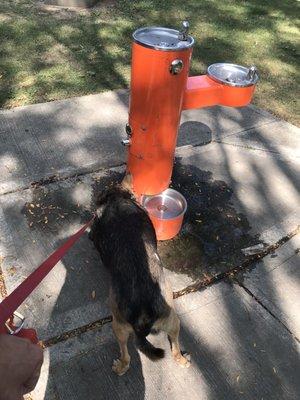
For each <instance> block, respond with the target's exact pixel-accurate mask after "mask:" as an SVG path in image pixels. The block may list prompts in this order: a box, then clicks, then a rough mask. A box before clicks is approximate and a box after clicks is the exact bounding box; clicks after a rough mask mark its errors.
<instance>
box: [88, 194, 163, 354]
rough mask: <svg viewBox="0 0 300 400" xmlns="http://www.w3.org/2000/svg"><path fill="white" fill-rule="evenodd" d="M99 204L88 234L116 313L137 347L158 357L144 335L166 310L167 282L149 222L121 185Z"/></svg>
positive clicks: (158, 350)
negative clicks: (129, 329)
mask: <svg viewBox="0 0 300 400" xmlns="http://www.w3.org/2000/svg"><path fill="white" fill-rule="evenodd" d="M97 207H98V208H97V213H98V218H97V219H96V221H95V223H94V224H93V226H92V229H91V234H90V235H91V238H92V240H93V241H94V244H95V246H96V248H97V249H98V250H99V252H100V255H101V258H102V261H103V263H104V265H105V266H106V267H107V268H108V270H109V271H110V274H111V285H112V290H113V294H114V298H115V301H116V304H117V306H118V310H119V313H120V315H121V317H122V318H123V319H124V320H125V321H126V322H128V323H129V324H130V325H131V326H132V328H133V330H134V332H135V334H136V336H137V342H138V345H139V347H140V349H141V350H142V351H144V352H145V353H146V354H147V355H148V356H149V357H150V358H152V359H155V358H160V357H162V356H163V350H161V349H155V348H154V347H153V346H152V345H151V344H150V343H149V342H148V341H147V340H146V336H147V335H148V334H149V333H150V331H151V328H152V326H153V324H154V323H155V321H157V320H158V319H161V318H165V317H166V316H167V315H168V313H169V310H170V308H169V306H168V305H167V304H166V301H165V299H164V297H163V295H162V291H164V285H165V281H164V275H163V270H162V266H161V262H160V259H159V256H158V255H157V241H156V236H155V231H154V228H153V225H152V223H151V220H150V219H149V217H148V215H147V213H146V212H145V211H144V210H143V209H142V208H141V207H140V206H139V205H138V204H137V203H136V202H135V201H134V200H133V199H132V197H131V194H130V193H129V192H128V191H125V190H123V189H122V188H120V187H114V188H111V189H109V190H108V191H107V192H106V193H104V194H103V195H102V196H101V197H100V198H99V199H98V201H97Z"/></svg>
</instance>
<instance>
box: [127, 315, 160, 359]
mask: <svg viewBox="0 0 300 400" xmlns="http://www.w3.org/2000/svg"><path fill="white" fill-rule="evenodd" d="M153 322H154V321H153V320H152V318H150V317H149V315H147V313H145V314H144V313H142V314H141V315H140V316H139V318H138V319H137V321H135V322H134V323H133V324H132V327H133V330H134V333H135V336H136V345H137V348H138V349H139V350H140V351H141V352H142V353H144V354H145V356H147V357H148V358H150V360H152V361H155V360H159V359H160V358H163V357H164V355H165V352H164V350H163V349H160V348H157V347H154V346H153V344H151V343H150V342H149V341H148V340H147V339H146V336H148V335H149V333H150V332H151V330H152V329H153Z"/></svg>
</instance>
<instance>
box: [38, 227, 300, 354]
mask: <svg viewBox="0 0 300 400" xmlns="http://www.w3.org/2000/svg"><path fill="white" fill-rule="evenodd" d="M299 232H300V226H298V227H297V228H296V229H295V230H293V231H292V232H290V233H289V234H288V235H286V236H284V237H283V238H281V239H280V240H278V241H277V242H276V243H274V244H272V245H270V246H268V247H267V248H266V249H264V250H263V251H262V252H260V253H258V254H255V255H253V256H250V257H249V258H248V259H247V260H246V261H244V262H243V263H242V264H241V265H239V266H237V267H234V268H232V269H230V270H229V271H227V272H223V273H220V274H218V275H215V276H214V277H212V278H209V279H205V280H200V279H199V280H197V281H195V282H194V283H193V284H191V285H188V286H187V287H185V288H184V289H182V290H179V291H177V292H173V298H174V299H177V298H178V297H182V296H185V295H187V294H189V293H192V292H196V291H198V290H200V289H203V288H206V287H208V286H211V285H213V284H215V283H217V282H220V281H223V280H225V279H228V278H229V279H231V280H234V281H235V282H236V278H235V277H236V275H237V273H239V272H241V271H244V270H246V269H247V268H249V267H250V266H251V265H252V264H253V263H255V262H257V261H260V260H262V259H263V258H264V257H266V256H267V255H269V254H270V253H272V252H274V251H275V250H276V249H278V248H279V247H281V246H282V245H284V244H285V243H286V242H288V241H289V240H290V239H292V238H293V237H294V236H295V235H297V234H298V233H299ZM238 283H239V282H238ZM240 286H241V287H243V288H244V289H245V290H246V291H247V293H249V294H250V295H251V296H252V297H253V298H254V299H255V300H256V301H257V302H258V303H259V304H260V305H261V306H262V307H263V308H264V309H265V310H266V311H267V312H268V313H269V314H270V315H272V316H273V317H274V318H275V319H276V320H277V321H278V322H280V323H281V324H282V325H283V326H284V327H285V329H287V331H288V332H289V333H290V334H291V335H292V336H293V337H294V338H295V339H296V340H297V341H299V339H298V338H297V337H296V336H295V335H293V333H292V332H291V331H290V330H289V329H288V328H287V327H286V326H285V325H284V324H283V323H282V322H281V321H280V320H279V319H278V318H277V317H276V316H275V315H274V314H273V313H272V312H271V311H270V310H268V309H267V308H266V307H265V306H264V305H263V304H262V303H261V302H260V301H259V300H258V299H257V298H256V297H255V296H254V295H253V294H252V293H251V292H250V291H249V290H248V289H247V288H245V287H244V286H243V285H242V284H240ZM111 321H112V316H111V315H109V316H107V317H105V318H102V319H99V320H97V321H94V322H92V323H90V324H87V325H83V326H81V327H78V328H76V329H73V330H70V331H68V332H65V333H62V334H60V335H58V336H54V337H52V338H49V339H47V340H44V341H42V345H43V347H44V348H47V347H51V346H54V345H55V344H57V343H61V342H65V341H67V340H68V339H70V338H73V337H76V336H78V335H80V334H82V333H86V332H88V331H90V330H94V329H100V328H101V327H102V326H103V325H105V324H107V323H109V322H111Z"/></svg>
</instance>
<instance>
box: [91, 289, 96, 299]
mask: <svg viewBox="0 0 300 400" xmlns="http://www.w3.org/2000/svg"><path fill="white" fill-rule="evenodd" d="M95 298H96V292H95V290H93V291H92V299H93V300H95Z"/></svg>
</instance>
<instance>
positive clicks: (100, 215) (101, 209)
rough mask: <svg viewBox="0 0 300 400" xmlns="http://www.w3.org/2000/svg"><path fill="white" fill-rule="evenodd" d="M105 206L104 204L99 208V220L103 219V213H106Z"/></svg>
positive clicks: (97, 211) (97, 212)
mask: <svg viewBox="0 0 300 400" xmlns="http://www.w3.org/2000/svg"><path fill="white" fill-rule="evenodd" d="M104 208H105V205H104V204H103V205H102V206H99V207H97V210H96V214H97V217H98V218H101V217H102V214H103V211H104Z"/></svg>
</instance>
